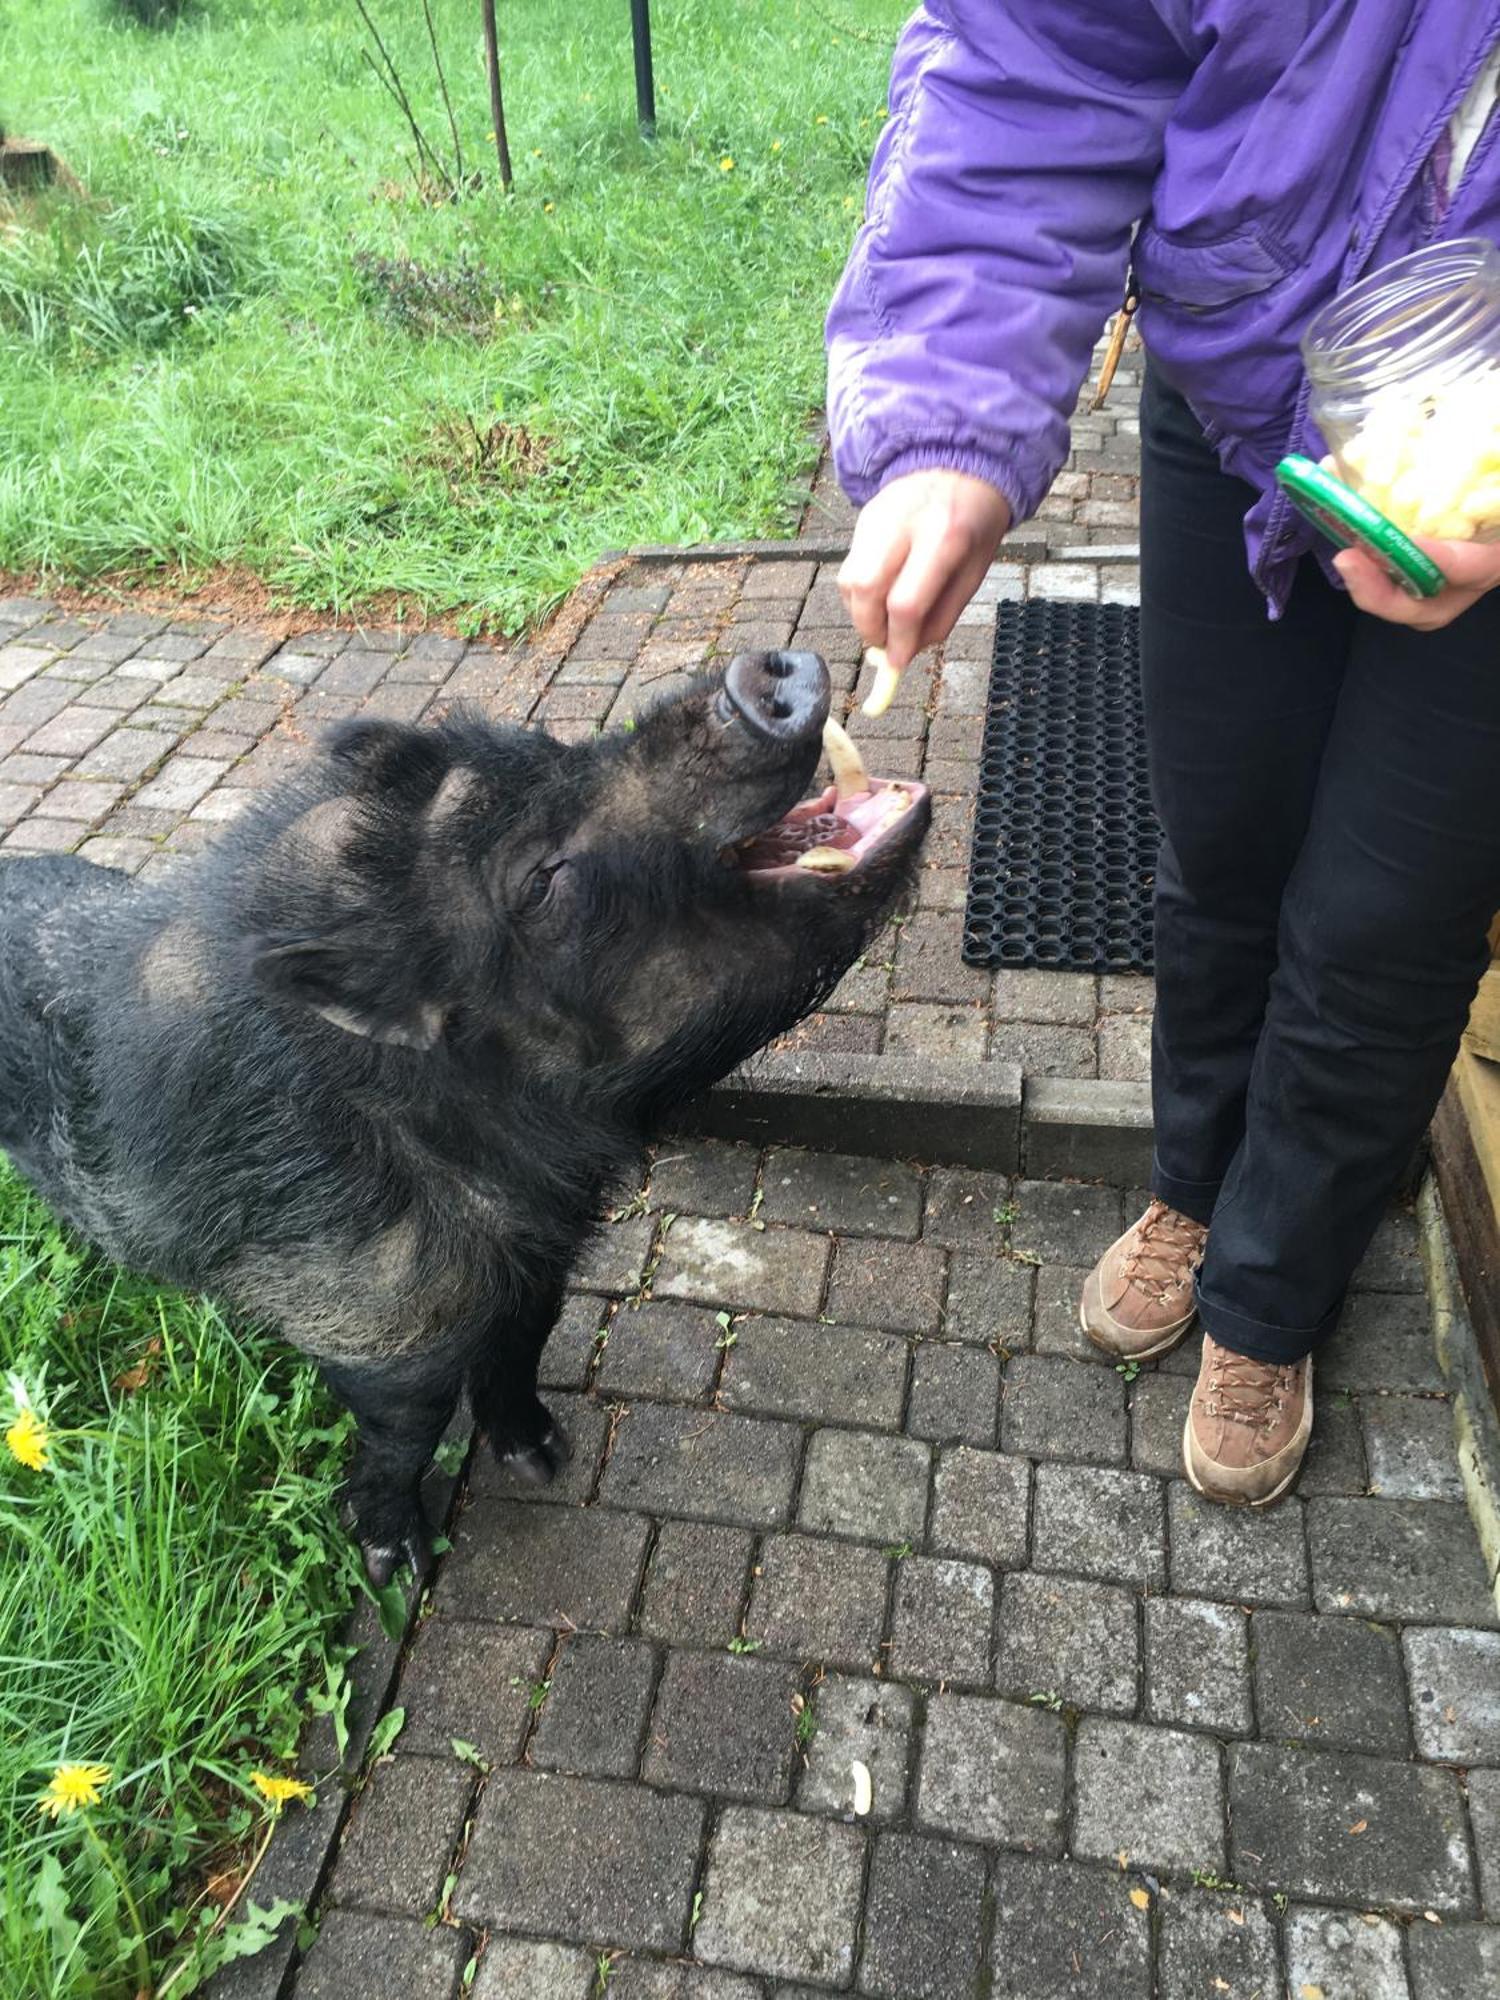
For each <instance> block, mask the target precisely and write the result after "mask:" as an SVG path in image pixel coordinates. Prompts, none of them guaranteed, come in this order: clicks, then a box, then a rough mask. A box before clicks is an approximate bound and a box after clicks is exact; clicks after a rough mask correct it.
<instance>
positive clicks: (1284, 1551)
mask: <svg viewBox="0 0 1500 2000" xmlns="http://www.w3.org/2000/svg"><path fill="white" fill-rule="evenodd" d="M1167 1492H1168V1507H1169V1512H1170V1517H1171V1537H1172V1588H1173V1590H1174V1591H1179V1592H1182V1593H1183V1594H1185V1595H1188V1596H1195V1597H1220V1598H1226V1599H1228V1600H1229V1601H1230V1602H1231V1603H1234V1604H1283V1605H1290V1606H1292V1607H1293V1608H1298V1607H1300V1606H1302V1605H1305V1604H1306V1603H1307V1601H1308V1594H1307V1593H1308V1586H1307V1548H1306V1545H1305V1543H1304V1541H1303V1533H1302V1502H1301V1501H1300V1500H1297V1499H1290V1500H1283V1501H1282V1502H1281V1503H1280V1505H1278V1506H1275V1507H1261V1508H1254V1509H1252V1508H1248V1507H1221V1506H1219V1505H1217V1504H1216V1503H1215V1502H1214V1501H1212V1500H1205V1499H1203V1497H1202V1496H1201V1495H1200V1494H1197V1493H1195V1492H1194V1491H1193V1489H1192V1487H1191V1486H1189V1485H1188V1484H1187V1482H1186V1481H1185V1480H1181V1479H1178V1480H1174V1481H1173V1482H1172V1484H1171V1486H1169V1487H1168V1489H1167ZM1324 1504H1326V1505H1333V1504H1335V1503H1333V1502H1326V1503H1324Z"/></svg>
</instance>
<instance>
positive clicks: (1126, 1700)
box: [995, 1570, 1140, 1715]
mask: <svg viewBox="0 0 1500 2000" xmlns="http://www.w3.org/2000/svg"><path fill="white" fill-rule="evenodd" d="M1137 1622H1138V1618H1137V1612H1136V1602H1135V1598H1134V1597H1133V1596H1132V1595H1131V1594H1130V1592H1129V1591H1125V1590H1116V1589H1114V1588H1112V1587H1111V1586H1110V1585H1108V1584H1101V1583H1082V1582H1080V1581H1079V1580H1078V1578H1076V1577H1070V1576H1047V1575H1045V1574H1043V1573H1042V1572H1041V1571H1037V1570H1028V1571H1026V1572H1024V1573H1022V1574H1020V1575H1016V1576H1008V1577H1006V1578H1005V1580H1004V1582H1003V1584H1002V1585H1001V1590H1000V1634H999V1641H998V1645H997V1648H996V1655H995V1686H996V1689H997V1690H998V1691H999V1693H1001V1694H1004V1695H1011V1696H1013V1697H1014V1698H1015V1699H1016V1700H1019V1701H1028V1700H1030V1698H1031V1697H1032V1696H1033V1695H1038V1694H1052V1695H1058V1696H1060V1697H1061V1698H1062V1700H1063V1701H1064V1702H1065V1703H1066V1704H1067V1705H1068V1706H1069V1707H1073V1708H1091V1709H1098V1710H1100V1711H1102V1712H1103V1713H1105V1714H1117V1715H1131V1714H1133V1713H1134V1712H1135V1706H1136V1700H1137V1694H1138V1689H1139V1683H1140V1640H1139V1636H1138V1633H1137Z"/></svg>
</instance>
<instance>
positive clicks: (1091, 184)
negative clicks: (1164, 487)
mask: <svg viewBox="0 0 1500 2000" xmlns="http://www.w3.org/2000/svg"><path fill="white" fill-rule="evenodd" d="M1173 11H1178V9H1176V8H1175V7H1174V9H1173ZM1191 67H1192V65H1191V61H1190V59H1189V57H1188V56H1187V55H1186V54H1185V53H1184V51H1183V48H1182V46H1181V45H1180V44H1179V43H1178V42H1177V41H1175V40H1174V39H1173V38H1172V36H1171V35H1170V34H1169V32H1168V30H1167V28H1166V27H1165V26H1164V25H1163V22H1162V19H1161V16H1160V14H1159V13H1158V12H1157V7H1156V5H1155V4H1153V0H925V4H924V5H923V6H921V7H920V8H919V10H918V12H917V13H916V14H915V15H914V16H913V18H912V20H911V22H910V23H909V24H908V26H907V28H906V29H905V31H904V32H903V35H902V38H901V42H900V44H899V47H898V49H897V53H896V61H895V67H894V70H893V74H892V86H891V106H890V109H891V116H890V118H889V120H888V121H887V124H886V127H885V130H884V131H883V133H882V135H881V139H880V144H879V146H878V148H877V151H876V155H875V160H874V163H873V166H872V168H871V171H870V182H869V189H868V195H867V201H866V219H865V222H864V225H863V227H862V228H861V230H860V233H859V236H858V238H857V240H856V242H855V246H854V251H853V254H852V256H851V257H850V260H849V263H848V266H847V268H846V269H845V272H844V275H843V278H842V280H841V282H840V284H839V287H838V290H837V292H836V294H835V296H834V300H833V305H832V307H831V309H830V312H829V316H828V363H829V374H828V391H829V394H828V408H829V423H830V427H831V430H832V434H833V443H834V458H835V464H836V467H837V470H838V474H839V479H840V481H841V483H842V484H843V486H844V489H845V491H846V492H847V493H848V494H849V495H850V497H851V498H852V499H854V500H855V501H857V502H860V503H863V502H864V501H865V500H867V499H869V498H870V496H871V495H872V494H873V493H875V492H876V491H878V489H879V488H880V487H881V486H883V485H885V483H886V482H887V481H888V480H891V479H894V478H895V477H897V475H898V474H900V473H904V472H915V471H919V470H923V469H925V468H928V467H935V466H941V467H944V468H946V469H949V470H952V471H958V472H970V473H974V474H976V475H977V476H978V477H980V478H982V479H987V480H989V481H990V482H991V483H992V484H993V485H995V486H997V487H999V489H1000V491H1001V492H1002V493H1004V494H1005V496H1006V498H1007V499H1008V500H1009V501H1010V503H1011V507H1012V510H1013V512H1014V516H1015V518H1016V520H1018V521H1021V520H1024V519H1026V517H1027V516H1028V515H1030V514H1032V513H1034V512H1035V511H1036V509H1037V507H1038V506H1039V505H1040V503H1041V501H1042V498H1043V496H1044V495H1045V494H1046V491H1047V489H1048V487H1049V486H1050V485H1051V483H1052V480H1053V479H1054V477H1055V476H1056V474H1057V471H1058V468H1059V467H1060V466H1061V465H1062V463H1063V460H1064V459H1065V458H1066V456H1067V450H1068V414H1069V412H1071V410H1072V408H1073V406H1074V402H1075V400H1076V398H1077V394H1078V390H1079V387H1080V385H1081V384H1082V382H1083V379H1084V376H1085V374H1086V372H1087V370H1088V365H1089V357H1090V355H1091V353H1092V350H1093V347H1094V343H1095V342H1096V340H1097V339H1098V337H1099V334H1100V331H1101V330H1102V328H1103V326H1104V323H1105V321H1106V319H1107V318H1108V316H1109V314H1110V312H1111V311H1112V310H1113V308H1114V307H1116V306H1117V305H1118V304H1119V301H1120V296H1121V293H1122V290H1123V286H1124V279H1125V270H1126V263H1127V259H1128V254H1129V243H1130V232H1131V227H1132V225H1133V224H1134V223H1135V221H1136V220H1137V219H1138V218H1139V217H1140V216H1141V215H1143V214H1144V213H1145V211H1146V209H1147V208H1148V207H1149V204H1150V195H1151V188H1152V184H1153V182H1154V180H1155V178H1156V174H1157V170H1158V168H1159V166H1160V163H1161V156H1162V143H1163V140H1162V135H1163V132H1164V130H1165V128H1166V124H1167V120H1168V118H1169V116H1170V114H1171V111H1172V107H1173V105H1174V103H1175V102H1176V99H1177V97H1178V95H1179V93H1180V92H1181V90H1182V87H1183V85H1184V84H1185V83H1186V81H1187V78H1188V76H1189V74H1190V73H1191Z"/></svg>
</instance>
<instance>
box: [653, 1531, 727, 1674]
mask: <svg viewBox="0 0 1500 2000" xmlns="http://www.w3.org/2000/svg"><path fill="white" fill-rule="evenodd" d="M754 1551H755V1540H754V1537H753V1536H752V1535H750V1534H749V1533H748V1532H746V1531H745V1530H744V1529H741V1528H716V1527H709V1526H708V1525H706V1524H705V1523H704V1522H701V1521H664V1522H663V1523H662V1525H661V1529H660V1532H659V1533H658V1535H657V1537H656V1546H655V1547H654V1548H653V1549H652V1551H651V1561H650V1563H649V1565H648V1566H647V1569H646V1581H645V1584H644V1586H643V1588H642V1591H641V1608H640V1614H639V1617H638V1619H637V1624H638V1625H639V1628H640V1630H641V1631H642V1632H644V1633H646V1634H647V1635H648V1637H650V1638H653V1639H668V1640H671V1641H672V1643H673V1644H675V1645H685V1646H727V1645H728V1644H729V1641H730V1640H731V1639H732V1638H733V1637H734V1635H735V1633H736V1632H738V1630H739V1629H740V1614H741V1611H742V1609H743V1607H744V1602H745V1586H746V1584H747V1582H748V1581H749V1575H750V1558H751V1556H752V1555H753V1554H754Z"/></svg>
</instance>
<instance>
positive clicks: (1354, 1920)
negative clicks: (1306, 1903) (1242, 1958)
mask: <svg viewBox="0 0 1500 2000" xmlns="http://www.w3.org/2000/svg"><path fill="white" fill-rule="evenodd" d="M1285 1935H1286V1978H1287V1987H1288V1990H1289V1991H1290V1992H1291V1993H1292V1994H1293V1995H1301V1994H1304V1993H1305V1992H1306V1990H1307V1988H1308V1987H1309V1986H1311V1987H1315V1988H1317V1989H1319V1990H1320V1991H1321V1992H1322V1993H1323V1994H1324V1996H1325V2000H1408V1993H1409V1989H1408V1987H1407V1984H1406V1967H1405V1965H1404V1964H1403V1962H1402V1957H1401V1933H1400V1931H1399V1930H1398V1929H1397V1928H1396V1926H1395V1925H1394V1924H1392V1923H1387V1922H1386V1921H1385V1919H1384V1918H1382V1917H1374V1916H1370V1915H1367V1914H1363V1913H1360V1914H1356V1912H1355V1911H1353V1910H1318V1909H1307V1908H1301V1909H1293V1910H1292V1911H1291V1912H1290V1913H1289V1915H1288V1916H1287V1919H1286V1932H1285Z"/></svg>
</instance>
